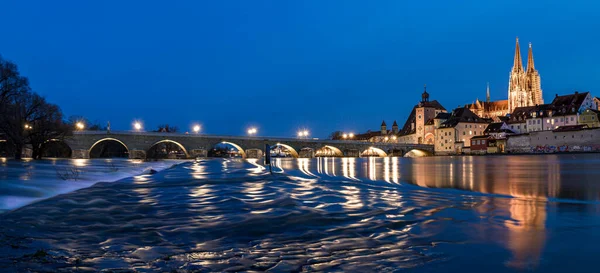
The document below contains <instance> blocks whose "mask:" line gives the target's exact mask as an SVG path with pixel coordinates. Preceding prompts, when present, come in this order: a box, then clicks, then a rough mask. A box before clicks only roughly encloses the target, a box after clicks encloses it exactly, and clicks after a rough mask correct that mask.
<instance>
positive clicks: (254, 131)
mask: <svg viewBox="0 0 600 273" xmlns="http://www.w3.org/2000/svg"><path fill="white" fill-rule="evenodd" d="M256 132H258V131H257V130H256V128H255V127H252V128H250V129H248V135H256Z"/></svg>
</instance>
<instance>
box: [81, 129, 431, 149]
mask: <svg viewBox="0 0 600 273" xmlns="http://www.w3.org/2000/svg"><path fill="white" fill-rule="evenodd" d="M73 135H144V136H160V137H192V138H196V137H201V138H216V139H239V140H259V141H260V140H267V141H273V142H282V143H284V144H285V142H291V141H299V142H311V143H342V144H361V145H387V146H397V145H406V146H411V147H430V146H433V145H427V144H406V143H386V142H370V141H356V140H332V139H304V138H291V137H290V138H285V137H267V136H231V135H209V134H197V133H188V134H186V133H167V132H147V131H139V132H138V131H110V132H109V131H74V132H73Z"/></svg>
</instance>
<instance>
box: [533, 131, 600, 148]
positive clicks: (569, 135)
mask: <svg viewBox="0 0 600 273" xmlns="http://www.w3.org/2000/svg"><path fill="white" fill-rule="evenodd" d="M529 136H530V142H531V149H530V151H531V152H534V153H552V152H578V151H585V152H592V151H600V128H594V129H584V130H579V131H568V132H552V131H541V132H534V133H531V134H530V135H529Z"/></svg>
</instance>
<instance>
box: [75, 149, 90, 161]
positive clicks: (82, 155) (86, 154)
mask: <svg viewBox="0 0 600 273" xmlns="http://www.w3.org/2000/svg"><path fill="white" fill-rule="evenodd" d="M71 158H75V159H88V158H90V151H89V150H85V149H77V150H72V151H71Z"/></svg>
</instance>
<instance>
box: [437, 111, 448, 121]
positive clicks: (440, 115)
mask: <svg viewBox="0 0 600 273" xmlns="http://www.w3.org/2000/svg"><path fill="white" fill-rule="evenodd" d="M451 116H452V113H448V112H441V113H438V114H437V116H435V118H433V119H444V120H446V119H449V118H450V117H451Z"/></svg>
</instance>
